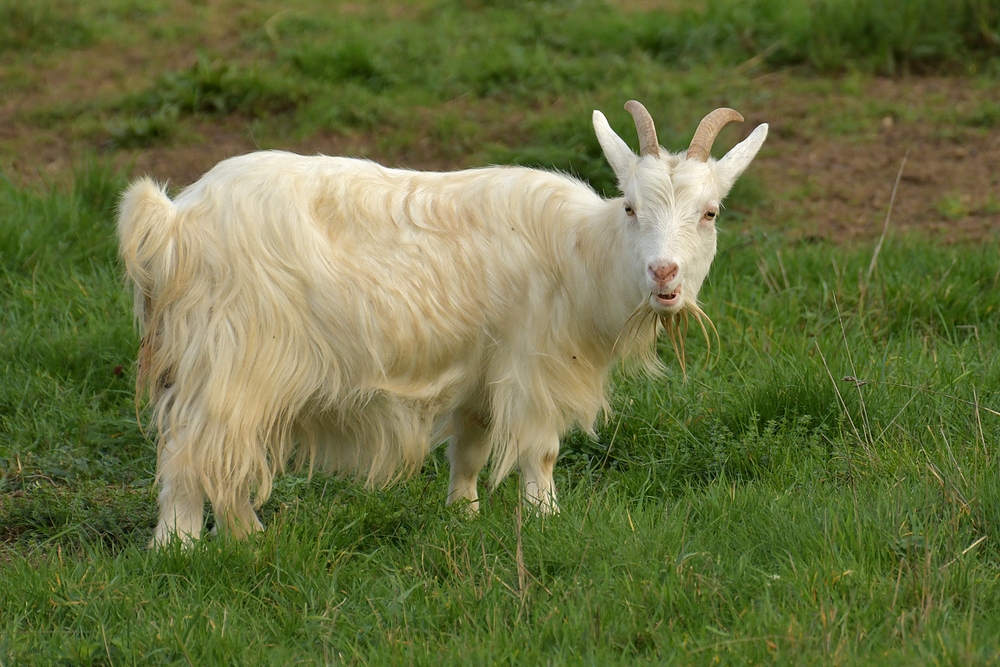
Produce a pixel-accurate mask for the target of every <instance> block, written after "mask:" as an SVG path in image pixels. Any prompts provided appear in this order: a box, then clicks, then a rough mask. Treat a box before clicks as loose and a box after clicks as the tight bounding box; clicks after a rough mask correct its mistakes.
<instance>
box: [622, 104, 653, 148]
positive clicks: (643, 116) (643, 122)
mask: <svg viewBox="0 0 1000 667" xmlns="http://www.w3.org/2000/svg"><path fill="white" fill-rule="evenodd" d="M625 110H626V111H628V112H629V113H630V114H632V120H634V121H635V131H636V132H637V133H638V135H639V155H652V156H654V157H659V155H660V143H659V142H658V141H657V140H656V127H655V126H654V125H653V119H652V117H650V115H649V112H648V111H646V107H644V106H642V105H641V104H640V103H638V102H636V101H635V100H629V101H628V102H626V103H625Z"/></svg>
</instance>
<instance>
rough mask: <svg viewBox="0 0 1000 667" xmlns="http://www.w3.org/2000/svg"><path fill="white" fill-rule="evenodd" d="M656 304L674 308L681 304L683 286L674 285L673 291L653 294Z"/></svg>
mask: <svg viewBox="0 0 1000 667" xmlns="http://www.w3.org/2000/svg"><path fill="white" fill-rule="evenodd" d="M653 297H654V300H655V303H656V305H658V306H665V307H667V308H672V307H674V306H678V305H680V302H681V286H680V285H678V286H677V287H674V288H673V289H672V290H671V291H669V292H667V291H663V292H656V293H655V294H653Z"/></svg>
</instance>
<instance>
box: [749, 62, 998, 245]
mask: <svg viewBox="0 0 1000 667" xmlns="http://www.w3.org/2000/svg"><path fill="white" fill-rule="evenodd" d="M861 95H863V96H864V98H865V99H866V100H868V101H869V104H871V103H872V102H874V103H875V104H876V105H878V104H882V105H883V106H884V107H887V108H890V109H902V110H904V113H903V114H902V115H906V114H905V110H906V109H920V110H921V112H920V113H917V114H914V117H913V118H905V117H904V118H901V117H899V115H900V114H899V113H898V112H895V113H894V112H888V113H885V114H884V115H883V114H881V113H869V114H868V117H867V118H864V117H862V118H860V119H858V118H857V117H855V121H856V122H857V123H858V124H859V125H860V127H858V131H857V133H856V134H845V135H842V136H827V135H824V134H823V133H822V132H817V131H806V132H803V131H798V130H796V129H795V126H796V124H797V123H798V121H799V120H800V119H801V118H802V116H803V114H804V113H807V112H808V110H809V109H810V108H812V107H813V106H814V105H815V104H816V103H817V102H818V100H816V99H802V98H799V97H795V98H791V97H788V96H784V97H779V98H778V104H775V105H774V107H773V110H771V111H767V112H760V113H761V115H762V117H769V119H770V118H773V120H772V121H771V128H772V132H771V134H770V136H769V138H768V150H767V151H766V152H765V153H764V154H763V155H762V156H761V157H760V158H759V159H758V160H757V162H755V165H754V167H753V168H754V169H756V170H757V174H758V175H759V177H760V178H761V179H762V181H763V182H764V183H765V187H766V188H767V189H768V190H769V191H770V192H772V193H773V194H774V196H773V204H774V210H773V211H772V214H773V215H774V217H775V219H776V226H779V227H782V228H784V229H786V230H787V231H788V232H789V233H790V234H791V235H793V236H799V237H820V238H828V239H833V240H836V241H850V240H855V239H867V238H872V237H877V236H878V235H879V234H881V232H882V228H883V226H884V224H885V220H886V215H887V212H888V206H889V201H890V198H891V195H892V189H893V186H894V183H895V181H896V177H897V175H898V174H899V171H900V168H901V167H902V168H903V172H902V178H901V179H900V183H899V187H898V190H897V193H896V199H895V202H894V204H893V210H892V217H891V228H892V229H893V230H899V231H903V232H920V233H924V234H927V235H930V236H932V237H934V238H937V239H940V240H942V241H945V242H952V241H958V240H962V239H984V238H996V237H997V236H998V235H1000V128H998V127H987V128H983V127H975V126H974V124H973V125H969V122H970V121H969V120H968V118H969V117H970V114H972V113H974V110H975V105H976V104H982V103H984V102H988V101H989V98H990V97H992V98H994V99H995V97H996V94H995V93H991V92H983V91H980V90H977V88H976V87H975V86H973V85H971V84H970V82H968V81H966V80H964V79H916V80H913V79H911V80H898V81H897V80H875V81H872V82H870V83H869V84H868V85H867V86H866V87H865V89H864V90H863V92H862V93H861ZM833 97H834V98H833V99H828V100H827V101H826V103H828V104H838V102H840V100H838V99H836V96H833ZM874 111H878V108H876V109H875V110H874ZM962 113H966V120H965V121H963V120H962V116H961V114H962ZM956 114H957V116H958V119H957V120H956ZM904 158H905V165H903V161H904Z"/></svg>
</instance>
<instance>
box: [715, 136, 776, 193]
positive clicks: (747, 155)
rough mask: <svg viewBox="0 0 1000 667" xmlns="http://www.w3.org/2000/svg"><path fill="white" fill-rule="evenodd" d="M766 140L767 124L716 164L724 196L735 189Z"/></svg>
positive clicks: (716, 171)
mask: <svg viewBox="0 0 1000 667" xmlns="http://www.w3.org/2000/svg"><path fill="white" fill-rule="evenodd" d="M765 139H767V123H761V124H760V125H758V126H757V128H756V129H755V130H754V131H753V132H751V133H750V136H749V137H747V138H746V139H744V140H743V141H741V142H740V143H738V144H736V145H735V146H733V148H732V150H730V151H729V152H728V153H726V155H725V157H723V158H722V159H721V160H719V161H718V162H717V163H716V165H715V173H716V175H717V177H718V179H719V186H720V187H721V189H722V195H723V196H725V195H726V193H728V192H729V190H730V188H732V187H733V184H734V183H736V179H737V178H739V177H740V174H742V173H743V171H744V170H745V169H746V168H747V167H749V166H750V163H751V162H752V161H753V159H754V157H755V156H756V155H757V151H759V150H760V147H761V146H762V145H763V144H764V140H765Z"/></svg>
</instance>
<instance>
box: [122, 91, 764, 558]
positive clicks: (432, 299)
mask: <svg viewBox="0 0 1000 667" xmlns="http://www.w3.org/2000/svg"><path fill="white" fill-rule="evenodd" d="M626 109H628V110H629V112H630V113H631V114H632V116H633V118H634V120H635V123H636V128H637V130H638V134H639V140H640V143H641V156H636V155H635V154H634V153H633V152H632V151H631V150H630V149H629V148H628V146H627V145H626V144H625V142H624V141H622V139H621V138H619V137H618V135H616V134H615V133H614V131H613V130H612V129H611V127H610V126H609V125H608V122H607V120H606V119H605V117H604V115H603V114H601V113H600V112H599V111H595V112H594V117H593V121H594V129H595V131H596V132H597V138H598V139H599V141H600V144H601V147H602V149H603V150H604V154H605V156H606V157H607V160H608V162H609V163H610V164H611V167H612V168H613V169H614V172H615V174H616V175H617V177H618V182H619V186H620V188H621V190H622V192H623V193H624V195H625V196H624V197H622V198H617V199H611V200H604V199H602V198H601V197H599V196H598V195H597V194H596V193H595V192H594V191H593V190H592V189H591V188H590V187H588V186H587V185H586V184H584V183H582V182H580V181H578V180H576V179H573V178H570V177H569V176H566V175H563V174H558V173H550V172H546V171H538V170H532V169H525V168H518V167H490V168H484V169H473V170H468V171H459V172H454V173H425V172H416V171H406V170H400V169H387V168H385V167H382V166H379V165H377V164H374V163H372V162H368V161H364V160H357V159H347V158H333V157H323V156H318V157H302V156H298V155H292V154H289V153H283V152H276V151H265V152H257V153H252V154H249V155H244V156H241V157H236V158H232V159H229V160H225V161H223V162H221V163H219V164H218V165H217V166H216V167H215V168H214V169H212V170H211V171H210V172H208V173H207V174H206V175H205V176H203V177H202V178H201V180H199V181H198V182H197V183H195V184H194V185H192V186H190V187H188V188H187V189H185V190H184V191H183V192H182V193H181V194H180V195H179V196H178V197H177V198H176V199H175V200H174V201H171V200H170V199H169V198H168V197H167V196H166V194H165V192H164V190H163V189H162V188H161V187H159V186H157V185H156V184H154V183H153V182H152V181H151V180H148V179H141V180H139V181H137V182H136V183H134V184H133V185H132V186H131V187H130V188H129V189H128V191H127V192H126V193H125V195H124V197H123V200H122V203H121V210H120V216H119V220H118V234H119V237H120V242H121V253H122V257H123V259H124V262H125V268H126V270H127V272H128V275H129V277H130V278H131V280H132V281H133V282H134V283H135V313H136V317H137V318H138V321H139V323H140V326H141V328H142V331H143V339H142V345H141V348H140V353H139V367H138V377H139V389H140V391H142V390H146V391H148V392H149V394H150V397H151V402H152V405H153V406H154V414H155V419H156V422H157V425H158V429H159V441H158V446H159V450H158V451H159V454H158V470H157V478H158V481H159V485H160V491H159V508H160V517H159V524H158V526H157V528H156V533H155V536H154V538H153V544H154V545H158V544H163V543H165V542H166V541H168V540H169V539H171V538H172V537H174V536H179V537H180V538H181V539H184V540H189V539H192V538H197V537H198V536H199V535H200V534H201V530H202V523H203V511H204V500H205V498H206V496H207V498H208V499H209V500H210V501H211V503H212V506H213V508H214V510H215V515H216V519H217V523H218V524H219V525H220V526H221V527H222V529H223V530H227V531H228V532H229V533H231V534H234V535H236V536H243V535H245V534H246V533H248V532H249V531H253V530H260V529H261V524H260V521H259V520H258V519H257V516H256V514H255V513H254V509H253V504H252V503H251V499H252V497H253V496H255V500H256V504H257V505H258V506H259V505H260V504H261V503H263V502H264V501H265V500H266V499H267V498H268V496H269V494H270V492H271V481H272V478H273V476H274V475H275V474H276V473H278V472H281V471H282V470H283V469H284V468H285V465H286V464H287V463H288V462H289V461H290V460H292V459H293V458H294V459H295V460H296V461H297V463H298V464H299V465H302V464H304V463H305V462H306V461H308V464H309V466H310V469H311V468H312V467H313V466H318V467H322V468H323V469H327V470H333V471H339V472H342V473H354V474H357V475H359V476H362V477H366V478H367V481H368V482H369V483H370V484H385V483H388V482H390V481H392V480H394V479H396V478H398V477H400V476H401V475H403V474H404V473H412V472H413V471H415V470H416V469H418V468H419V466H420V465H421V462H422V461H423V459H424V458H425V456H426V455H427V453H428V451H429V449H430V447H431V446H432V445H434V444H436V443H439V442H443V441H444V440H445V439H450V444H449V446H448V457H449V460H450V462H451V481H450V484H449V487H448V499H447V500H448V502H454V501H456V500H459V499H462V498H465V499H467V500H468V501H469V502H470V504H471V507H472V508H473V509H476V508H478V494H477V490H476V480H477V476H478V474H479V472H480V470H481V469H482V468H483V466H484V465H485V464H486V462H487V460H488V459H489V458H490V457H491V456H492V458H493V474H492V480H493V482H494V483H496V482H498V481H499V480H501V479H502V478H503V477H505V476H506V475H507V474H508V473H509V472H510V471H511V469H512V468H514V467H515V466H517V467H518V468H519V469H520V471H521V474H522V475H523V482H524V489H525V493H526V497H527V499H528V500H529V501H531V502H532V503H534V504H535V505H536V506H537V507H538V509H539V510H540V511H543V512H546V511H554V510H556V508H557V506H556V491H555V486H554V485H553V481H552V471H553V465H554V464H555V461H556V456H557V455H558V453H559V437H560V435H561V434H562V433H564V432H565V431H567V430H568V429H569V428H571V427H573V426H574V425H577V426H579V427H582V428H584V429H587V430H588V431H589V430H591V429H592V425H593V423H594V421H595V420H596V418H597V416H598V414H599V413H600V412H601V411H602V410H604V409H605V408H606V407H607V404H606V399H605V390H606V383H607V377H608V374H609V370H610V369H611V367H612V366H613V364H614V363H615V362H616V361H617V360H620V359H622V358H623V357H632V358H638V359H640V360H642V361H645V362H646V364H647V365H651V366H654V367H655V366H656V364H657V360H656V352H655V340H656V336H657V333H658V332H659V331H660V330H661V329H662V327H663V325H664V324H667V325H668V326H669V324H670V323H671V322H672V321H673V320H674V319H675V318H676V317H677V316H678V315H679V314H681V313H682V312H685V311H686V312H694V313H695V314H699V313H700V312H701V311H700V310H699V309H698V306H697V298H698V291H699V289H700V288H701V285H702V282H703V280H704V279H705V276H706V274H707V273H708V270H709V266H710V265H711V263H712V259H713V257H714V256H715V249H716V231H715V218H716V216H717V214H718V212H719V206H720V202H721V200H722V198H723V197H724V196H725V195H726V194H727V193H728V192H729V189H730V188H731V187H732V185H733V183H734V182H735V180H736V178H737V177H738V176H739V175H740V174H741V173H742V172H743V170H744V169H746V167H747V166H748V165H749V164H750V162H751V160H752V159H753V158H754V156H755V155H756V153H757V151H758V149H759V148H760V146H761V144H762V143H763V141H764V139H765V137H766V136H767V125H761V126H760V127H758V128H757V129H756V130H755V131H754V132H753V133H752V134H751V135H750V136H749V137H748V138H747V139H746V140H744V141H743V142H742V143H740V144H739V145H737V146H736V147H735V148H733V149H732V150H731V151H730V152H729V153H728V154H727V155H726V156H725V157H724V158H722V159H721V160H719V161H717V162H716V161H715V160H713V159H710V157H709V151H710V149H711V145H712V143H713V141H714V139H715V136H716V135H717V134H718V132H719V131H720V130H721V128H722V127H723V126H724V125H725V124H726V123H728V122H730V121H734V120H740V121H741V120H743V119H742V117H741V116H740V115H739V114H738V113H736V112H735V111H733V110H731V109H719V110H716V111H714V112H712V113H711V114H709V115H708V116H706V117H705V119H704V120H703V121H702V122H701V124H700V125H699V126H698V130H697V132H696V134H695V137H694V139H693V140H692V142H691V146H690V148H688V150H687V153H686V155H681V154H676V155H672V154H669V153H667V152H665V151H663V149H661V148H660V147H659V145H658V143H657V140H656V132H655V129H654V127H653V121H652V119H651V118H650V116H649V114H648V113H647V112H646V109H645V108H644V107H643V106H642V105H641V104H639V103H638V102H635V101H631V102H629V103H628V104H627V105H626ZM294 454H297V456H293V455H294Z"/></svg>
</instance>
